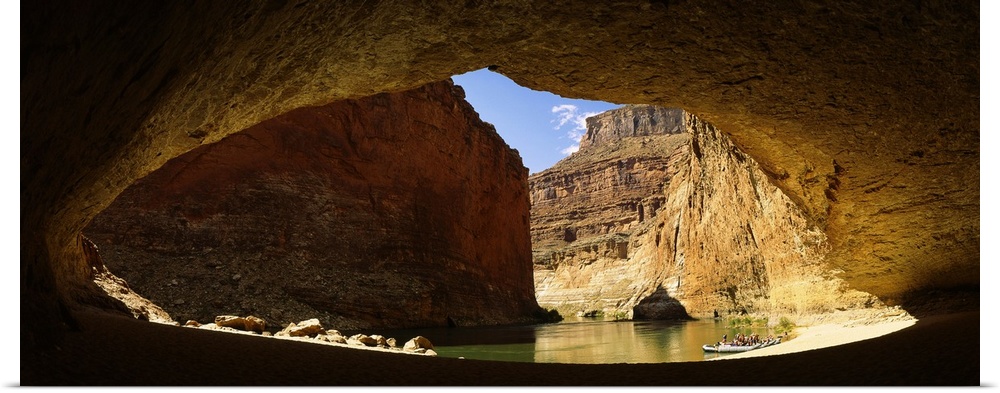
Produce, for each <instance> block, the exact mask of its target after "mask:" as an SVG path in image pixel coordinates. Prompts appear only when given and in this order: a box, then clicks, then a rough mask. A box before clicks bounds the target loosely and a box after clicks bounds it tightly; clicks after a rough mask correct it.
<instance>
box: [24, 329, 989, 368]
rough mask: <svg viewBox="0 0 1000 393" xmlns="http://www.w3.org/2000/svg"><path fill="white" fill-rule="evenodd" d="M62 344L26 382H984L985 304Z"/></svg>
mask: <svg viewBox="0 0 1000 393" xmlns="http://www.w3.org/2000/svg"><path fill="white" fill-rule="evenodd" d="M76 315H77V317H78V319H79V322H80V325H81V330H80V331H77V332H71V333H68V334H67V336H66V337H65V338H64V339H63V341H62V342H61V343H58V345H57V348H58V349H52V350H46V351H40V352H30V353H25V352H23V351H22V353H21V381H20V384H21V385H35V386H37V385H40V386H67V385H68V386H73V385H116V386H211V385H225V386H233V385H257V386H324V385H339V386H598V385H617V386H748V385H756V386H783V385H793V386H859V385H860V386H896V385H912V386H977V385H980V384H981V376H980V353H979V349H980V339H979V338H980V335H979V331H980V326H979V323H980V316H979V311H971V312H961V313H952V314H941V315H933V316H925V317H924V318H922V319H921V320H919V321H918V322H917V323H916V324H915V325H913V326H912V327H909V328H906V329H903V330H900V331H898V332H895V333H891V334H888V335H884V336H881V337H877V338H874V339H870V340H865V341H859V342H853V343H849V344H845V345H840V346H836V347H828V348H822V349H816V350H811V351H805V352H797V353H791V354H784V355H774V356H763V357H755V358H747V359H733V360H722V361H711V362H684V363H662V364H606V365H588V364H532V363H508V362H491V361H478V360H464V359H451V358H441V357H425V356H410V355H403V354H395V353H385V352H378V351H366V350H358V349H352V348H345V347H335V346H326V345H315V344H309V343H302V342H294V341H287V340H274V339H269V338H265V337H259V336H251V335H239V334H220V333H218V332H211V331H205V330H200V329H189V328H180V327H175V326H170V325H163V324H157V323H149V322H143V321H138V320H134V319H127V318H123V317H119V316H113V315H107V314H101V313H78V314H76Z"/></svg>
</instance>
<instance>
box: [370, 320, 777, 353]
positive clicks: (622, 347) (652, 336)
mask: <svg viewBox="0 0 1000 393" xmlns="http://www.w3.org/2000/svg"><path fill="white" fill-rule="evenodd" d="M736 333H743V334H751V333H757V334H760V335H761V336H766V335H768V334H770V333H769V332H768V330H767V329H766V328H729V327H727V326H726V323H725V322H724V321H716V320H698V321H683V322H682V321H617V322H616V321H601V320H594V319H586V318H578V319H569V320H567V321H563V322H561V323H557V324H547V325H534V326H507V327H485V328H482V327H480V328H451V329H449V328H436V329H411V330H400V331H390V332H386V333H380V334H383V335H386V336H391V337H396V338H397V339H399V340H400V342H405V341H406V340H409V339H410V338H412V337H414V336H417V335H422V336H424V337H427V338H429V339H430V340H431V342H433V343H434V350H435V351H436V352H437V353H438V356H443V357H456V358H457V357H465V358H467V359H481V360H501V361H514V362H535V363H588V364H606V363H664V362H688V361H701V360H705V359H708V358H714V357H720V356H727V354H715V353H710V354H706V353H704V352H703V351H702V349H701V346H702V344H710V343H714V342H717V341H719V340H721V339H722V335H723V334H727V335H728V336H729V337H730V338H731V337H734V336H735V335H736Z"/></svg>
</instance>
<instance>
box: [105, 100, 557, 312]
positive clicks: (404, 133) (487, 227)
mask: <svg viewBox="0 0 1000 393" xmlns="http://www.w3.org/2000/svg"><path fill="white" fill-rule="evenodd" d="M526 177H527V170H526V169H525V168H524V166H523V165H522V164H521V159H520V157H519V156H518V154H517V152H516V151H514V150H512V149H510V148H509V147H508V146H507V145H506V144H505V143H504V142H503V140H502V139H501V138H500V137H499V135H497V134H496V131H495V130H494V129H493V127H492V126H491V125H489V124H487V123H484V122H482V121H481V120H480V119H479V116H478V114H476V112H475V111H474V110H473V109H472V107H471V106H470V105H469V104H468V103H466V102H465V100H464V93H463V91H462V89H461V87H459V86H454V85H453V84H452V83H451V82H450V81H445V82H439V83H434V84H430V85H427V86H424V87H421V88H418V89H414V90H409V91H405V92H400V93H391V94H388V93H387V94H379V95H375V96H372V97H369V98H364V99H360V100H346V101H339V102H335V103H332V104H329V105H326V106H321V107H310V108H302V109H298V110H294V111H292V112H289V113H287V114H285V115H282V116H279V117H277V118H275V119H272V120H269V121H266V122H263V123H261V124H259V125H256V126H254V127H251V128H249V129H247V130H245V131H243V132H240V133H237V134H234V135H231V136H229V137H227V138H225V139H223V140H222V141H220V142H218V143H215V144H211V145H205V146H202V147H200V148H198V149H194V150H192V151H191V152H189V153H187V154H184V155H182V156H180V157H177V158H176V159H174V160H171V161H170V162H168V163H167V164H165V165H164V166H163V167H162V168H160V169H159V170H157V171H155V172H153V173H151V174H150V175H149V176H147V177H145V178H143V179H140V180H139V181H137V182H136V183H135V184H133V185H132V186H131V187H129V188H128V189H126V190H125V191H124V192H123V193H122V194H121V195H120V196H119V197H118V198H117V199H116V200H115V202H114V203H113V204H112V205H111V206H109V207H108V208H107V209H106V210H104V211H103V212H102V213H101V214H100V215H98V216H97V217H96V218H95V219H94V221H93V222H92V223H91V225H90V226H89V227H88V228H87V229H86V231H85V232H86V233H87V235H88V236H90V237H91V238H92V239H94V241H95V242H96V243H97V244H98V245H99V246H100V251H101V253H102V254H103V256H104V259H105V261H104V262H105V263H106V264H107V266H108V268H109V269H110V270H111V271H114V272H116V273H117V274H118V275H120V276H121V277H122V278H124V279H125V280H126V281H127V282H128V283H129V284H130V285H131V287H132V288H135V289H136V291H137V292H138V293H140V294H142V295H145V296H147V297H149V299H151V300H152V301H153V302H155V303H156V304H160V305H162V306H163V308H164V309H166V310H167V311H168V312H169V313H170V314H171V315H173V316H174V318H175V319H177V320H188V319H193V320H206V319H209V320H211V318H212V317H213V316H215V315H220V314H253V315H257V316H260V317H262V318H263V319H264V320H266V321H267V322H268V324H271V325H283V324H286V323H288V322H289V321H298V320H302V319H307V318H311V317H314V316H318V317H319V319H320V320H321V321H322V323H323V324H324V325H327V326H337V327H338V328H341V329H358V328H368V327H417V326H445V325H447V324H449V323H452V324H460V325H479V324H509V323H522V322H529V321H532V320H533V319H532V317H531V315H532V313H533V312H534V311H536V310H537V309H538V306H537V304H536V303H535V300H534V292H533V287H532V281H531V274H532V273H531V257H530V252H531V251H530V247H531V245H530V239H529V235H528V209H529V205H528V203H529V202H528V196H527V192H526Z"/></svg>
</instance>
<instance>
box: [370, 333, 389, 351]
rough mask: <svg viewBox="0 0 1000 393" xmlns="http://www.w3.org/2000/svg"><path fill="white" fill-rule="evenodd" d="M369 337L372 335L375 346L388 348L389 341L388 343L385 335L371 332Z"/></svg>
mask: <svg viewBox="0 0 1000 393" xmlns="http://www.w3.org/2000/svg"><path fill="white" fill-rule="evenodd" d="M371 337H372V339H374V340H375V345H376V346H379V347H383V348H389V343H388V340H386V338H385V336H382V335H378V334H373V335H372V336H371Z"/></svg>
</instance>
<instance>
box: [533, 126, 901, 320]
mask: <svg viewBox="0 0 1000 393" xmlns="http://www.w3.org/2000/svg"><path fill="white" fill-rule="evenodd" d="M587 126H588V131H587V135H586V136H584V138H583V141H589V142H590V143H581V149H580V151H578V152H577V153H574V154H573V155H571V156H570V157H568V158H566V159H564V160H562V161H560V162H559V163H557V164H556V165H555V166H553V167H552V168H550V169H548V170H545V171H543V172H540V173H538V174H535V175H532V176H531V177H530V178H529V187H530V190H531V198H532V216H531V217H532V241H533V244H534V249H533V255H534V262H535V266H536V270H535V282H536V283H535V285H536V288H537V297H538V301H539V304H541V305H542V306H544V307H553V308H556V309H559V310H560V312H562V313H563V314H572V313H576V314H594V313H604V314H605V315H612V314H613V315H616V316H621V317H632V318H637V319H643V318H685V317H689V316H695V317H711V316H714V315H734V314H735V315H741V314H756V315H762V316H768V315H789V314H795V315H815V314H822V313H828V312H832V311H835V310H838V309H839V310H847V309H851V310H858V309H865V308H869V307H874V306H882V305H881V303H880V302H878V300H877V299H875V298H874V297H873V296H871V295H869V294H866V293H863V292H859V291H856V290H850V289H848V288H846V286H845V285H844V283H843V282H842V281H841V280H840V279H838V278H836V274H837V273H838V271H837V269H836V268H834V267H833V266H831V265H830V264H829V263H827V261H826V259H825V258H826V254H827V252H828V250H829V245H828V241H827V237H826V235H825V234H824V233H823V232H822V230H821V229H820V228H818V227H816V226H815V225H814V224H813V223H811V222H809V220H808V219H807V216H806V214H805V213H804V212H803V211H802V210H801V209H800V208H799V207H798V206H797V205H796V204H795V203H794V202H793V201H792V200H791V199H790V198H789V197H788V196H786V195H785V194H784V193H783V192H782V191H781V190H780V189H779V188H778V187H776V186H775V185H774V184H773V183H772V180H770V179H769V177H768V175H767V174H766V173H764V172H763V171H762V170H761V168H760V166H759V165H758V164H757V163H756V162H754V160H753V159H752V158H751V157H749V156H748V155H746V154H745V153H743V152H742V151H740V149H739V148H738V147H737V146H735V145H734V144H733V143H732V142H731V141H730V140H729V139H728V138H727V137H726V136H725V135H724V134H722V133H721V132H720V131H719V130H718V129H716V128H715V127H713V126H712V125H710V124H708V123H706V122H704V121H702V120H700V119H698V118H697V117H695V116H694V115H692V114H690V113H686V112H684V111H682V110H679V109H670V110H668V109H663V108H655V107H651V106H625V107H623V108H620V109H616V110H612V111H608V112H605V113H603V114H600V115H598V116H594V117H591V118H588V119H587ZM830 181H831V187H833V188H834V189H835V188H836V186H837V185H836V182H835V179H831V180H830Z"/></svg>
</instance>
